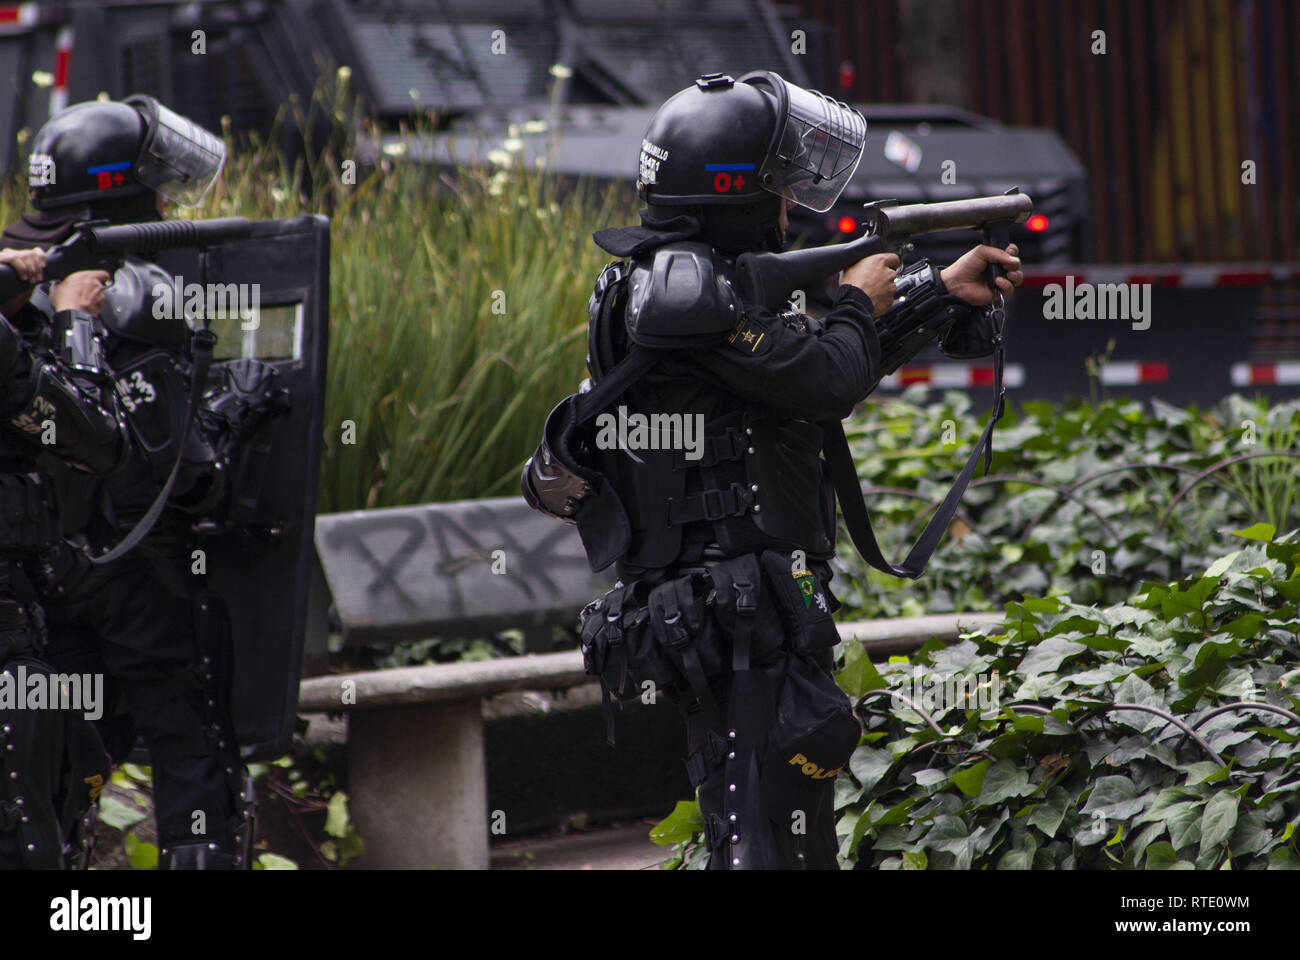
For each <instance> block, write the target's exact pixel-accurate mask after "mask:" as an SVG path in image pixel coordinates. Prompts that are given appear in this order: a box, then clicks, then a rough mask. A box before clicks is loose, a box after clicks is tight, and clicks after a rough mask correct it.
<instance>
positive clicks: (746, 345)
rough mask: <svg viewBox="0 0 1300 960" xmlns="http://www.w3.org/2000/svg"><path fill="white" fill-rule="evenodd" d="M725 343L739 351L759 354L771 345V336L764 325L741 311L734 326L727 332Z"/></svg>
mask: <svg viewBox="0 0 1300 960" xmlns="http://www.w3.org/2000/svg"><path fill="white" fill-rule="evenodd" d="M727 343H729V344H731V346H733V347H735V348H736V349H737V350H739V351H740V352H741V353H746V354H750V355H752V356H761V355H763V354H764V353H766V352H767V351H768V348H769V347H771V346H772V338H771V337H770V336H768V333H767V328H766V327H764V326H763V325H762V324H761V323H756V322H755V321H753V320H751V319H750V318H749V317H748V316H747V315H746V314H743V313H742V314H741V315H740V322H739V323H737V324H736V328H735V329H734V330H732V331H731V333H729V334H727Z"/></svg>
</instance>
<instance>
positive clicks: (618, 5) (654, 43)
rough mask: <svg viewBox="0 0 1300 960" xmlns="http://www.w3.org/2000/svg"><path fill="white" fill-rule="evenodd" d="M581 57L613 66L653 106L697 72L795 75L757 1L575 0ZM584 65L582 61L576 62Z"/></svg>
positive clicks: (678, 88) (685, 84) (643, 99)
mask: <svg viewBox="0 0 1300 960" xmlns="http://www.w3.org/2000/svg"><path fill="white" fill-rule="evenodd" d="M569 8H570V10H571V11H572V14H573V23H574V26H575V27H576V28H577V31H578V36H579V37H580V49H579V56H580V57H588V58H590V59H591V60H592V61H594V62H596V63H598V64H600V65H602V66H607V67H609V68H611V69H617V71H618V73H619V76H620V78H621V79H622V80H623V82H624V84H625V85H626V86H627V87H628V88H629V89H632V90H635V91H636V92H637V94H638V95H639V98H640V99H641V102H643V103H645V104H647V105H656V106H657V105H658V104H659V103H662V102H663V101H664V100H666V99H668V98H669V97H671V96H672V95H673V94H674V93H676V92H677V91H679V90H681V89H682V88H683V87H687V86H690V84H691V83H692V82H694V80H695V78H696V77H698V76H699V75H700V74H702V73H728V74H730V75H731V76H733V77H739V76H740V75H741V74H744V73H748V72H749V71H751V70H774V71H776V72H777V73H779V74H781V75H782V76H787V77H791V78H792V79H794V80H796V81H798V80H799V79H800V77H799V76H797V68H796V69H795V70H792V68H791V63H790V60H791V59H795V60H797V59H798V58H797V57H796V58H791V57H788V56H786V54H785V52H784V51H783V50H782V48H781V47H779V46H778V45H777V43H776V41H777V39H779V38H780V36H781V34H780V33H775V32H773V31H772V30H771V29H769V26H770V25H769V24H767V23H765V21H764V18H763V15H762V9H761V5H760V4H759V3H755V2H754V0H721V2H719V0H713V2H707V3H700V2H698V0H689V2H688V0H657V2H650V3H645V2H643V3H635V4H632V3H627V2H626V0H573V2H572V3H570V4H569ZM574 66H577V67H578V68H579V69H581V64H580V63H579V64H574Z"/></svg>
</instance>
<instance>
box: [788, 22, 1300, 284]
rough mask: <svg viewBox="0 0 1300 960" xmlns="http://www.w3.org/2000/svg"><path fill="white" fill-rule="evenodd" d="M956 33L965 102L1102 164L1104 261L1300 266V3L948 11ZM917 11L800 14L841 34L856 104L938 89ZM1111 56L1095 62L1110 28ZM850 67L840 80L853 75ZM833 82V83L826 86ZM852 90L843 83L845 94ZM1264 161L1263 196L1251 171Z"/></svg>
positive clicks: (838, 50)
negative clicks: (919, 54)
mask: <svg viewBox="0 0 1300 960" xmlns="http://www.w3.org/2000/svg"><path fill="white" fill-rule="evenodd" d="M922 6H923V8H924V9H927V10H929V11H930V12H932V14H933V16H935V17H942V18H944V20H945V21H947V22H945V23H944V24H942V25H940V26H937V27H936V28H935V29H937V30H939V31H941V32H950V31H951V27H952V21H954V20H955V21H956V24H957V30H956V35H957V37H958V41H957V44H956V46H957V50H956V51H954V57H953V60H954V61H955V62H953V63H952V64H951V65H950V66H948V67H945V68H944V69H950V70H951V71H953V73H954V74H956V75H958V76H960V77H961V78H963V82H961V83H959V84H951V85H950V86H949V89H950V90H953V91H956V92H957V93H958V94H960V95H961V96H963V97H964V99H963V100H962V102H960V103H957V104H956V105H958V106H963V107H966V108H968V109H970V110H973V111H975V112H977V113H981V114H985V115H987V116H990V117H993V118H995V119H997V120H1001V121H1003V122H1005V123H1010V124H1017V125H1027V126H1043V127H1053V128H1055V129H1056V130H1058V131H1059V132H1060V133H1061V135H1062V136H1063V137H1064V138H1065V140H1066V142H1067V143H1069V145H1070V147H1071V148H1072V149H1073V150H1074V151H1075V153H1076V154H1077V155H1078V156H1079V158H1080V159H1081V160H1082V161H1083V163H1084V164H1085V165H1086V166H1087V168H1088V171H1089V175H1090V182H1091V204H1092V209H1091V219H1092V248H1093V249H1092V254H1093V259H1094V260H1097V261H1100V262H1137V261H1145V262H1162V261H1166V262H1167V261H1188V260H1277V261H1295V260H1296V259H1297V257H1300V198H1298V196H1297V191H1300V62H1298V60H1300V55H1298V51H1300V3H1295V2H1293V0H1068V2H1048V0H980V2H978V3H976V2H974V0H956V2H951V0H950V2H944V0H937V2H931V3H929V4H925V5H922ZM918 9H921V8H918V6H917V0H802V2H799V3H793V4H787V5H786V11H787V13H788V14H790V16H789V20H790V22H791V23H792V24H794V23H795V22H796V21H797V20H799V19H800V18H802V17H808V18H810V19H814V20H819V21H821V22H822V23H823V24H825V25H826V29H825V30H824V31H821V33H820V36H821V38H822V43H821V44H820V49H821V51H822V54H821V55H822V56H826V55H827V54H828V53H829V54H830V55H831V56H832V57H833V60H834V68H833V69H832V71H831V72H830V73H829V76H830V77H832V78H834V79H835V80H836V81H837V82H836V83H835V85H834V88H835V89H836V91H837V93H838V94H839V95H840V96H847V97H849V98H852V99H855V100H862V101H874V102H888V101H907V100H910V99H913V98H914V91H921V94H920V95H921V96H924V95H925V94H924V92H923V91H927V90H932V89H934V86H935V85H934V84H933V83H927V82H925V79H926V78H927V77H929V76H931V75H932V74H933V72H934V71H935V69H936V68H935V66H934V65H933V64H920V63H915V62H911V61H912V59H913V58H912V56H911V51H913V50H917V49H932V48H933V44H931V45H928V46H927V45H924V44H919V43H917V42H916V41H915V39H914V38H912V37H909V36H907V35H906V31H904V30H903V29H902V24H903V23H907V24H909V25H913V27H914V25H915V24H916V23H917V22H918V17H917V16H916V11H917V10H918ZM1098 30H1100V31H1104V41H1105V53H1104V54H1101V53H1100V52H1098V53H1094V52H1093V50H1094V47H1095V46H1098V40H1097V39H1095V38H1094V31H1098ZM846 63H848V64H852V65H853V69H852V70H842V69H841V65H842V64H846ZM823 75H824V76H825V75H827V74H823ZM841 78H842V79H843V80H844V81H845V83H844V84H843V85H841V84H840V83H839V82H838V81H839V80H840V79H841ZM1247 161H1251V162H1253V165H1254V169H1253V178H1254V181H1255V182H1254V183H1244V182H1243V177H1244V176H1245V177H1246V178H1247V179H1249V176H1248V175H1247V174H1246V171H1244V170H1243V164H1244V163H1246V162H1247Z"/></svg>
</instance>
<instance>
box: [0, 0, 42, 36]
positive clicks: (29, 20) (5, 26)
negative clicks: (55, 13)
mask: <svg viewBox="0 0 1300 960" xmlns="http://www.w3.org/2000/svg"><path fill="white" fill-rule="evenodd" d="M40 7H41V5H40V4H39V3H0V33H18V32H19V31H22V30H28V29H30V28H31V27H34V26H36V24H37V23H38V22H39V21H40Z"/></svg>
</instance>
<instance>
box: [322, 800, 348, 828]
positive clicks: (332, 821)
mask: <svg viewBox="0 0 1300 960" xmlns="http://www.w3.org/2000/svg"><path fill="white" fill-rule="evenodd" d="M325 832H326V833H328V834H329V835H330V836H331V837H343V836H346V835H347V832H348V795H347V794H346V793H344V792H343V791H342V790H338V791H336V792H335V793H334V795H333V796H332V797H330V799H329V806H328V808H327V809H326V811H325Z"/></svg>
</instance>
